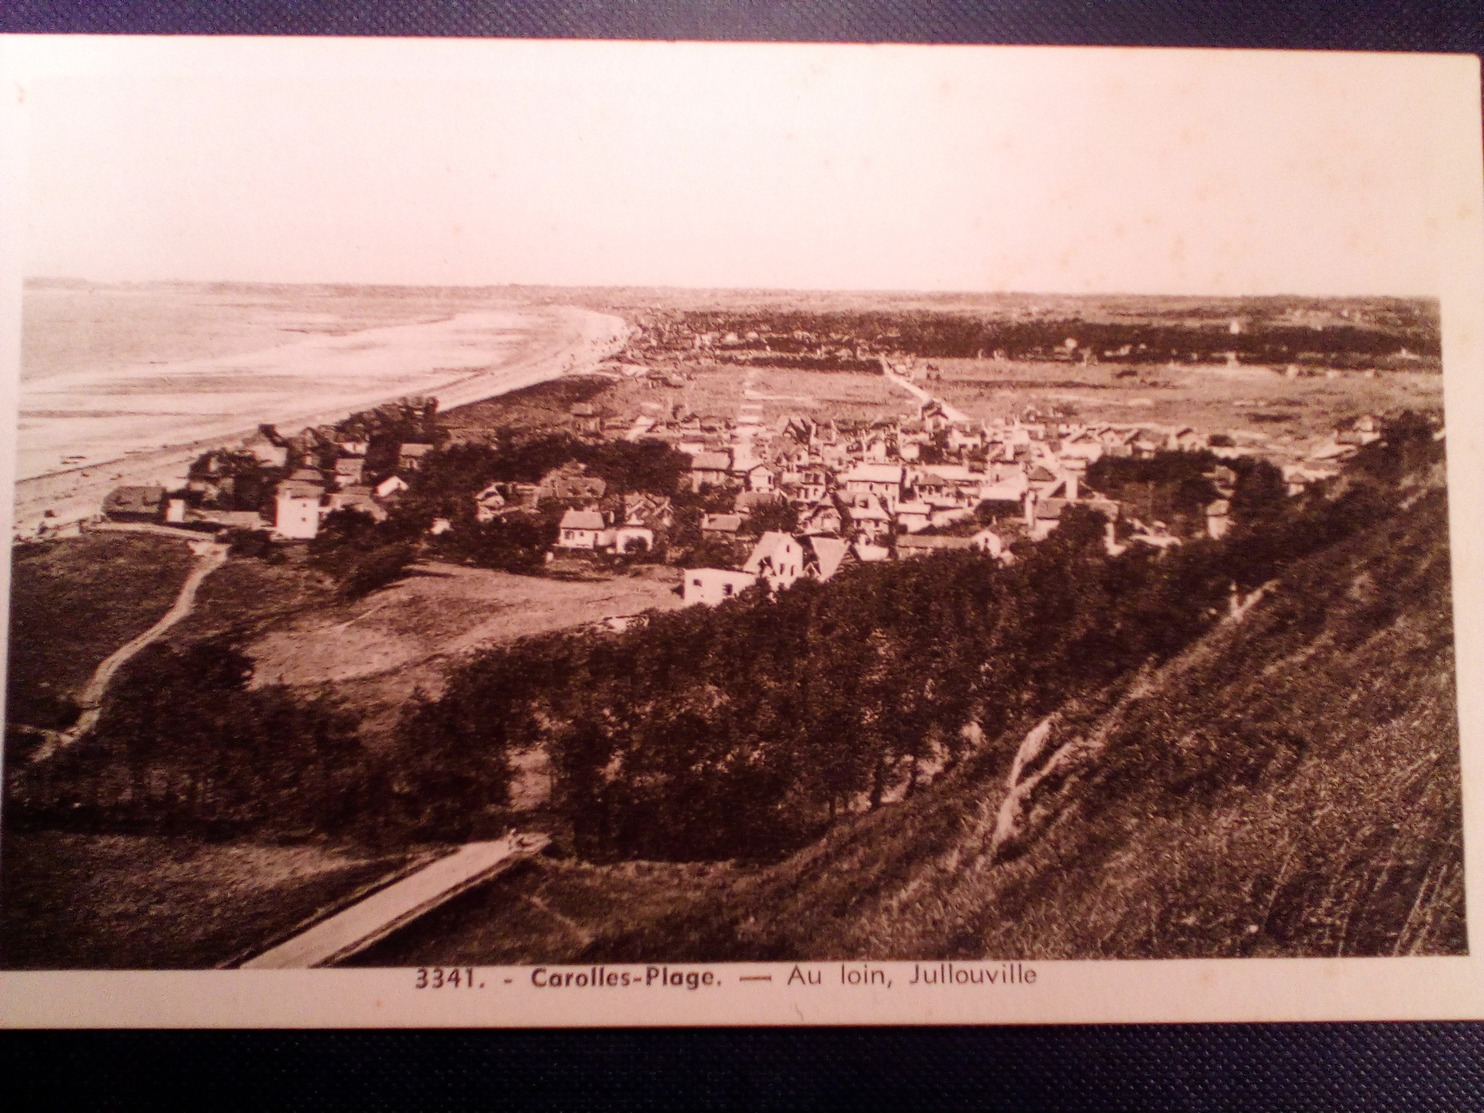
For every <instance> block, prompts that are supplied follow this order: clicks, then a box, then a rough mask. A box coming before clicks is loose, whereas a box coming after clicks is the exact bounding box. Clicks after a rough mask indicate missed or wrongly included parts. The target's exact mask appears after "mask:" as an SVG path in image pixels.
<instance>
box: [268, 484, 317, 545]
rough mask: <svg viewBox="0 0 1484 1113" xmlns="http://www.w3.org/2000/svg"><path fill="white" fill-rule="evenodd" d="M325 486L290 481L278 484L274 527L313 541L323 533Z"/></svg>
mask: <svg viewBox="0 0 1484 1113" xmlns="http://www.w3.org/2000/svg"><path fill="white" fill-rule="evenodd" d="M324 493H325V491H324V488H323V487H321V486H319V485H318V484H315V483H305V482H300V481H297V480H286V481H284V482H283V483H280V484H279V485H278V494H277V496H276V498H275V500H274V502H275V513H274V517H273V528H274V530H276V531H277V533H278V534H279V536H281V537H287V538H290V539H292V540H295V541H311V540H313V539H314V537H315V535H316V534H318V533H319V521H320V501H321V499H322V498H323V497H324Z"/></svg>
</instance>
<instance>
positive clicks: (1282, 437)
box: [925, 359, 1443, 443]
mask: <svg viewBox="0 0 1484 1113" xmlns="http://www.w3.org/2000/svg"><path fill="white" fill-rule="evenodd" d="M937 363H938V365H939V366H940V367H941V368H942V372H943V379H942V381H941V382H932V383H927V384H925V385H926V386H927V387H928V388H929V389H930V390H931V391H932V392H933V393H934V394H936V395H937V396H939V397H941V398H943V399H944V400H945V401H946V402H948V403H949V404H950V405H953V406H957V407H958V408H960V409H962V410H964V411H965V412H967V413H968V414H969V416H970V417H973V418H975V419H986V418H998V419H1004V418H1008V417H1010V416H1012V415H1013V414H1015V413H1018V412H1021V411H1023V410H1024V409H1025V407H1027V406H1034V407H1036V408H1037V409H1039V410H1041V411H1042V412H1048V411H1053V410H1059V411H1060V412H1063V413H1067V414H1073V415H1077V416H1078V417H1080V418H1082V419H1083V420H1103V421H1114V422H1126V423H1135V424H1136V423H1140V422H1150V423H1152V424H1157V425H1177V424H1188V425H1191V426H1194V427H1195V428H1197V429H1202V430H1205V431H1207V432H1213V433H1214V432H1236V433H1251V434H1257V435H1261V436H1263V437H1268V438H1273V439H1275V440H1277V441H1279V442H1290V443H1297V442H1299V441H1305V440H1310V439H1312V438H1314V437H1318V436H1323V435H1327V434H1328V433H1329V432H1331V431H1332V430H1333V428H1334V426H1335V424H1336V422H1338V421H1341V420H1343V419H1345V418H1349V417H1354V416H1356V415H1358V414H1362V413H1366V412H1373V413H1385V412H1394V411H1396V410H1400V409H1413V410H1439V409H1441V408H1442V404H1443V379H1442V376H1441V375H1436V374H1426V373H1423V372H1386V373H1379V374H1377V375H1375V376H1374V377H1366V376H1365V375H1362V374H1357V373H1339V374H1337V375H1336V377H1335V378H1332V379H1331V378H1326V377H1324V376H1323V375H1320V376H1316V377H1312V378H1295V379H1289V378H1286V377H1285V376H1284V375H1283V374H1281V373H1280V371H1281V369H1280V370H1279V371H1274V370H1272V369H1269V368H1258V367H1242V366H1238V367H1215V366H1210V365H1205V366H1177V367H1170V366H1168V365H1165V364H1159V365H1154V366H1148V367H1124V366H1121V365H1118V364H1093V365H1091V366H1087V367H1084V366H1082V365H1081V364H1076V363H1047V362H1017V361H1006V362H995V361H993V360H954V359H945V360H938V361H937ZM1128 371H1132V372H1134V373H1133V374H1132V375H1126V374H1124V373H1125V372H1128Z"/></svg>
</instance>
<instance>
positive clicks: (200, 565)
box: [31, 539, 227, 762]
mask: <svg viewBox="0 0 1484 1113" xmlns="http://www.w3.org/2000/svg"><path fill="white" fill-rule="evenodd" d="M187 544H189V545H190V547H191V552H192V553H193V554H194V555H195V560H194V562H193V564H192V567H191V571H190V575H188V576H187V577H186V580H185V583H183V584H181V585H180V594H179V595H177V596H176V597H175V602H174V603H172V604H171V606H170V609H169V610H168V611H166V612H165V613H164V614H163V615H161V616H160V618H159V620H158V621H157V622H156V623H155V624H154V625H153V626H151V627H150V628H149V629H148V630H146V631H144V633H142V634H139V635H137V636H136V637H134V638H131V639H130V640H129V641H127V642H125V643H124V644H123V645H121V646H119V648H118V649H116V650H114V651H113V652H112V653H111V654H109V655H108V656H107V657H106V658H104V659H103V661H102V663H101V664H99V666H98V667H97V669H96V670H94V672H93V675H92V676H91V677H90V678H89V679H88V682H87V684H86V685H84V686H83V690H82V694H81V695H79V696H78V699H77V702H78V703H79V704H80V705H81V707H82V709H83V711H82V714H81V715H79V716H78V719H77V722H76V723H74V724H73V725H72V726H71V727H69V728H68V729H67V730H64V731H56V732H53V733H49V734H48V736H47V740H46V741H45V742H44V743H43V744H42V745H41V746H39V747H38V748H37V750H36V753H35V754H33V755H32V757H31V760H32V761H33V762H38V761H45V760H46V759H47V758H49V757H51V756H52V755H53V754H55V753H56V752H57V751H58V750H61V749H64V748H65V747H67V746H70V745H72V744H73V743H74V742H76V741H77V740H78V739H80V738H83V737H85V736H87V735H88V734H89V733H90V732H91V731H92V729H93V728H94V727H95V726H97V725H98V716H99V715H100V714H101V713H102V710H103V695H104V693H105V692H107V691H108V685H109V684H110V683H111V682H112V680H113V678H114V675H115V674H116V673H117V672H118V671H119V669H121V668H123V666H124V665H125V664H126V663H127V662H128V661H129V660H130V658H132V657H133V656H134V655H135V654H137V653H138V652H139V651H140V650H142V649H143V648H144V647H145V646H147V645H149V644H150V643H151V642H153V641H155V640H157V639H158V638H159V637H160V636H161V635H163V634H164V633H165V631H166V630H168V629H170V627H172V626H174V625H175V624H176V623H177V622H179V621H181V619H183V618H185V617H186V615H188V614H190V613H191V609H192V608H193V607H194V606H195V604H196V591H197V589H198V588H200V586H201V582H202V581H203V580H205V579H206V577H207V576H209V575H211V573H213V572H215V571H216V570H217V569H218V568H220V567H221V566H222V564H223V563H225V561H226V559H227V547H226V546H225V545H221V544H218V543H217V542H215V541H205V540H194V539H193V540H191V541H189V542H187Z"/></svg>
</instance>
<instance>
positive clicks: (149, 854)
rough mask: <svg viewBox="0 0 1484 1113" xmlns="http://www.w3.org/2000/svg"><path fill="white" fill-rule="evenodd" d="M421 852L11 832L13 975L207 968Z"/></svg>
mask: <svg viewBox="0 0 1484 1113" xmlns="http://www.w3.org/2000/svg"><path fill="white" fill-rule="evenodd" d="M412 858H413V852H412V851H402V852H398V853H394V854H386V855H373V854H366V853H362V852H356V851H349V850H340V849H335V848H330V847H319V846H302V845H301V846H272V845H255V844H251V843H234V844H230V845H216V844H210V843H202V842H198V841H196V840H192V839H184V838H160V837H144V836H128V835H108V836H86V835H68V834H57V833H52V832H46V833H20V832H15V831H7V832H6V835H5V854H4V860H3V866H4V868H3V870H0V966H3V967H4V968H6V969H82V970H87V969H122V970H131V969H155V970H159V969H201V968H209V967H212V966H215V965H217V964H218V963H222V962H225V961H228V960H229V959H232V958H234V957H237V956H238V955H240V954H241V953H242V952H243V951H244V950H247V949H255V948H257V947H259V946H260V945H262V944H263V943H264V942H265V941H266V940H269V939H271V938H273V937H276V936H278V935H280V934H282V933H284V932H287V931H289V930H290V929H292V928H293V927H294V926H295V925H297V924H298V923H300V922H301V921H302V920H304V919H306V918H307V917H309V916H311V915H313V914H315V913H316V912H318V911H319V910H321V909H323V908H327V907H332V906H334V905H336V904H339V903H340V902H342V901H344V900H346V899H347V898H349V897H350V896H351V895H352V894H354V893H356V892H357V891H358V890H360V889H362V888H363V887H365V886H367V885H370V884H373V883H375V882H377V881H378V880H379V879H381V878H383V877H385V876H386V875H388V874H390V873H393V872H395V871H397V870H398V869H400V868H402V867H404V866H405V865H406V864H407V863H408V862H409V861H411V860H412Z"/></svg>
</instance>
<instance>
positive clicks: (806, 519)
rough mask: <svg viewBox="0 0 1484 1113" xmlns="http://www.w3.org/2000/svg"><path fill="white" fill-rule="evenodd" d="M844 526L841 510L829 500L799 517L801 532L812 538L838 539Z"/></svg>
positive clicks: (807, 510) (809, 508)
mask: <svg viewBox="0 0 1484 1113" xmlns="http://www.w3.org/2000/svg"><path fill="white" fill-rule="evenodd" d="M843 525H844V519H843V518H842V517H841V514H840V508H839V507H837V506H836V505H835V504H834V502H832V501H829V500H825V501H822V502H819V503H816V504H815V505H814V506H811V507H808V508H807V509H806V510H804V511H803V513H801V514H800V515H799V529H800V532H802V533H804V534H807V535H810V536H835V537H838V536H839V535H840V532H841V529H842V527H843Z"/></svg>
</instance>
